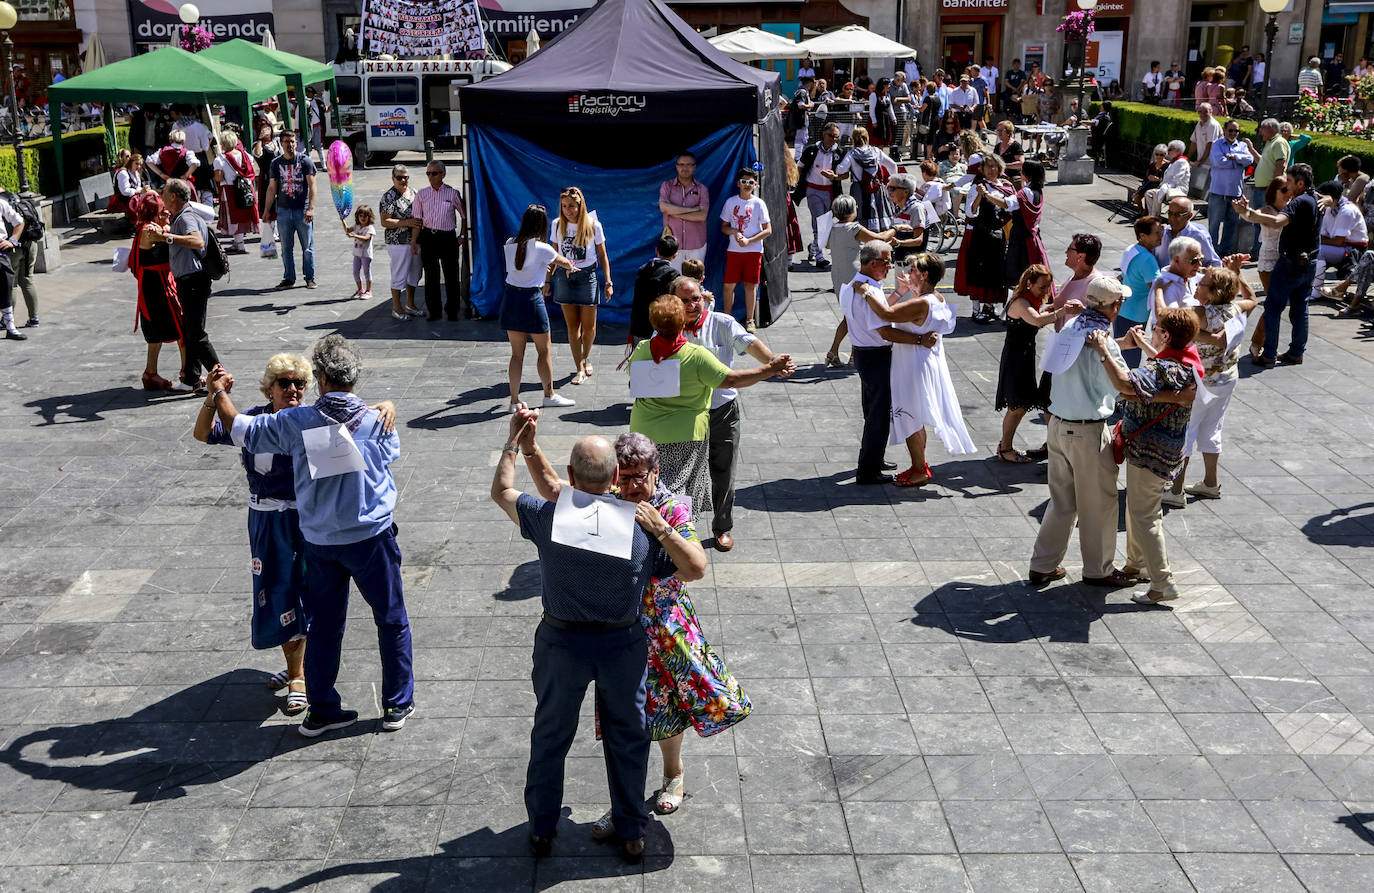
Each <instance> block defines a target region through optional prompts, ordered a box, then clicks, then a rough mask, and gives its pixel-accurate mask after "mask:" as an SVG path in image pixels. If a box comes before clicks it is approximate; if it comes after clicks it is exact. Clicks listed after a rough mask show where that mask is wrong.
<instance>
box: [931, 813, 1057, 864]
mask: <svg viewBox="0 0 1374 893" xmlns="http://www.w3.org/2000/svg"><path fill="white" fill-rule="evenodd" d="M945 816H946V818H947V819H948V820H949V827H950V830H952V831H953V832H954V842H955V843H956V844H957V845H958V847H959V852H961V853H1058V852H1060V845H1059V841H1058V840H1057V839H1056V837H1055V834H1054V829H1053V828H1052V827H1051V826H1050V822H1049V819H1048V818H1046V816H1045V811H1044V810H1043V809H1042V808H1041V807H1040V804H1038V803H1036V802H1035V801H1033V800H1001V801H998V800H993V801H986V800H980V801H976V802H975V801H959V800H951V801H949V802H947V803H945Z"/></svg>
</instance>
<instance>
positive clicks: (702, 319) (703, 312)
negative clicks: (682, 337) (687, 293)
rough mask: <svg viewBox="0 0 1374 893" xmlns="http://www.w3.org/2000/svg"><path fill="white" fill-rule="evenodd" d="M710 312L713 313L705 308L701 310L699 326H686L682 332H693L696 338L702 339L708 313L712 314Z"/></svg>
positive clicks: (698, 318)
mask: <svg viewBox="0 0 1374 893" xmlns="http://www.w3.org/2000/svg"><path fill="white" fill-rule="evenodd" d="M710 312H711V311H710V310H707V309H706V308H705V307H703V308H701V316H698V317H697V324H696V325H694V326H693V325H686V326H683V327H682V330H683V331H684V332H691V333H692V334H693V335H695V336H696V337H698V338H700V337H701V327H702V326H704V325H706V314H708V313H710Z"/></svg>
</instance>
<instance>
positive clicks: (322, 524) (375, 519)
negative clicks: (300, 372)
mask: <svg viewBox="0 0 1374 893" xmlns="http://www.w3.org/2000/svg"><path fill="white" fill-rule="evenodd" d="M332 424H335V423H334V422H333V421H332V420H330V419H329V418H328V417H326V416H325V415H324V414H323V413H321V412H320V411H319V410H318V409H316V408H315V407H313V406H297V407H294V408H292V409H282V410H278V411H277V412H273V413H265V414H263V415H257V416H249V415H245V414H244V413H239V414H238V415H237V416H236V417H235V418H234V425H233V428H232V429H231V431H230V436H231V437H232V439H233V441H234V444H235V445H236V446H240V447H243V448H245V449H247V450H249V451H251V452H254V453H286V454H288V455H290V456H291V461H292V465H293V467H294V471H295V479H296V506H297V508H298V510H299V511H300V516H301V533H302V534H303V535H304V536H305V540H306V542H308V543H313V544H314V545H317V546H346V545H348V544H350V543H359V542H362V541H364V540H368V539H371V538H372V537H374V536H377V535H379V534H382V533H385V532H386V531H388V530H390V529H391V513H392V512H393V511H395V509H396V482H395V480H393V479H392V477H391V468H390V465H391V463H392V462H395V461H396V460H397V459H398V458H400V455H401V441H400V438H398V437H397V436H396V432H394V431H393V432H391V433H390V434H385V433H383V432H382V426H381V422H380V421H379V420H378V418H377V413H376V411H375V410H371V409H369V410H368V411H367V412H366V413H365V414H364V415H363V420H362V424H361V425H360V426H359V427H358V432H357V433H356V434H354V435H353V442H354V443H355V444H357V446H358V451H359V452H360V453H362V457H363V464H364V466H365V467H364V469H363V470H362V471H350V472H347V473H345V474H339V475H334V476H333V477H322V478H312V477H311V476H310V464H309V461H308V460H307V457H306V452H305V441H304V439H303V438H302V436H301V432H302V431H304V430H306V429H308V428H320V427H323V426H325V425H332Z"/></svg>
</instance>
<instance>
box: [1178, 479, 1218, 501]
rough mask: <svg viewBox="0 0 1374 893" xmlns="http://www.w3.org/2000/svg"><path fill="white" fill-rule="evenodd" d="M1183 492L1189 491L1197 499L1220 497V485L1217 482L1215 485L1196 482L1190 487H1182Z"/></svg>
mask: <svg viewBox="0 0 1374 893" xmlns="http://www.w3.org/2000/svg"><path fill="white" fill-rule="evenodd" d="M1183 492H1184V493H1191V494H1193V495H1194V496H1196V497H1198V498H1199V499H1220V498H1221V485H1220V484H1218V485H1217V486H1215V487H1209V486H1207V485H1206V484H1204V483H1201V482H1198V483H1196V484H1193V485H1192V486H1191V487H1184V488H1183Z"/></svg>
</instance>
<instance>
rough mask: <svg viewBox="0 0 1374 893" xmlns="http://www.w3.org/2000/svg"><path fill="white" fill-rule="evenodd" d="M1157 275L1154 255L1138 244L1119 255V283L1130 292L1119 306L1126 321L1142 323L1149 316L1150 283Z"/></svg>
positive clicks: (1157, 268)
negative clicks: (1124, 285) (1124, 284)
mask: <svg viewBox="0 0 1374 893" xmlns="http://www.w3.org/2000/svg"><path fill="white" fill-rule="evenodd" d="M1158 275H1159V261H1158V259H1156V258H1155V256H1154V253H1153V252H1151V251H1150V250H1149V249H1148V248H1146V247H1145V246H1143V245H1141V244H1140V243H1139V242H1137V243H1136V244H1134V245H1132V246H1131V247H1130V248H1127V249H1126V253H1125V254H1123V255H1121V281H1122V282H1124V283H1126V287H1127V288H1129V289H1130V290H1131V296H1130V297H1129V298H1127V299H1126V303H1125V304H1123V305H1122V306H1121V315H1122V316H1124V317H1125V318H1126V319H1130V320H1135V321H1136V322H1143V321H1144V320H1145V319H1146V317H1148V316H1149V315H1150V304H1149V301H1150V283H1151V282H1154V281H1155V277H1156V276H1158Z"/></svg>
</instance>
